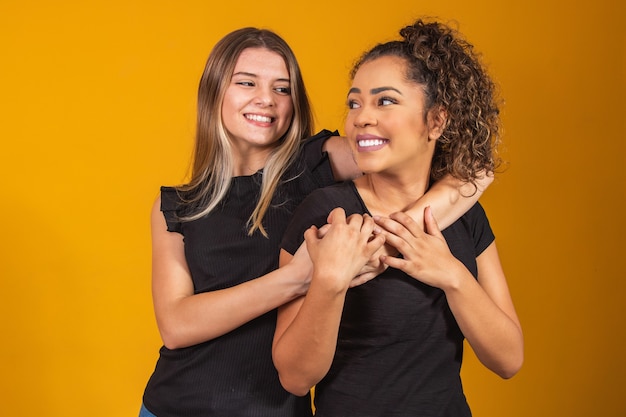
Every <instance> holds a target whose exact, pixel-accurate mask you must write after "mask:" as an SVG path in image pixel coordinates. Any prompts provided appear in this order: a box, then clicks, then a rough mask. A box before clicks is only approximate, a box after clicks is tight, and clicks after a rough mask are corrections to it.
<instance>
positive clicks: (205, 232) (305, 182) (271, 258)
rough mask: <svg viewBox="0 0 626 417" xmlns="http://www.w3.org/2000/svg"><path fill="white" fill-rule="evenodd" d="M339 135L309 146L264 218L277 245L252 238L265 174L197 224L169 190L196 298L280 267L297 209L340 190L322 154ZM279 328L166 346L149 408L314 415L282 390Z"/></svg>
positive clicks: (167, 205)
mask: <svg viewBox="0 0 626 417" xmlns="http://www.w3.org/2000/svg"><path fill="white" fill-rule="evenodd" d="M333 134H337V133H336V132H335V133H331V132H329V131H322V132H320V133H318V134H317V135H316V136H314V137H312V138H310V139H307V140H306V142H305V144H304V146H303V148H302V151H301V152H300V154H299V159H298V161H297V163H296V164H295V165H294V166H293V167H292V168H291V169H290V170H289V172H288V173H287V174H286V175H285V177H284V181H283V182H282V183H281V184H280V186H279V188H278V190H277V192H276V193H275V196H274V199H273V201H272V206H271V207H270V209H269V210H268V211H267V214H266V215H265V217H264V219H263V225H264V227H265V229H266V231H267V233H268V234H269V238H265V237H264V236H263V235H262V234H261V233H260V232H259V231H256V232H255V233H254V234H253V235H252V236H248V226H247V222H248V218H249V217H250V215H251V213H252V211H253V209H254V207H255V205H256V202H257V200H258V196H259V190H260V184H261V176H262V172H261V171H259V172H257V173H255V174H254V175H251V176H242V177H235V178H233V182H232V185H231V187H230V189H229V192H228V195H227V196H226V198H225V199H224V200H223V202H222V203H221V204H220V205H219V207H218V208H216V209H215V210H214V211H213V212H211V213H210V214H208V215H207V216H204V217H202V218H200V219H198V220H195V221H190V222H180V221H179V220H178V218H179V216H180V215H182V214H184V208H183V207H182V206H181V202H180V198H179V197H178V194H177V192H176V190H175V189H174V188H171V187H162V188H161V199H162V204H161V210H162V211H163V213H164V215H165V218H166V220H167V225H168V230H169V231H171V232H176V233H181V234H182V235H183V236H184V243H185V257H186V260H187V263H188V265H189V269H190V271H191V275H192V279H193V284H194V291H195V293H201V292H206V291H214V290H219V289H223V288H228V287H232V286H235V285H237V284H240V283H243V282H246V281H249V280H252V279H255V278H257V277H259V276H262V275H264V274H266V273H268V272H270V271H272V270H274V269H276V268H277V267H278V255H279V243H280V240H281V238H282V236H283V233H284V231H285V229H286V227H287V224H288V222H289V220H290V218H291V215H292V213H293V211H294V209H295V208H296V207H297V205H298V204H299V203H300V202H301V201H302V199H303V198H304V197H305V196H306V195H308V194H309V193H310V192H311V191H313V190H314V189H317V188H320V187H323V186H326V185H329V184H331V183H333V176H332V171H331V168H330V163H329V161H328V158H327V155H326V154H324V153H322V149H321V147H322V144H323V143H324V141H325V140H326V139H327V138H328V137H330V136H331V135H333ZM275 325H276V311H271V312H269V313H266V314H264V315H262V316H260V317H258V318H256V319H254V320H252V321H250V322H248V323H246V324H244V325H243V326H241V327H239V328H237V329H235V330H233V331H231V332H230V333H227V334H225V335H223V336H221V337H218V338H216V339H213V340H210V341H207V342H204V343H201V344H198V345H195V346H191V347H187V348H182V349H175V350H170V349H167V348H166V347H162V348H161V350H160V357H159V360H158V362H157V365H156V369H155V370H154V373H153V374H152V377H151V378H150V380H149V382H148V385H147V387H146V389H145V393H144V397H143V401H144V404H145V406H146V408H147V409H148V410H149V411H151V412H152V413H153V414H155V415H156V416H157V417H182V416H185V417H206V416H224V417H244V416H249V417H294V416H298V417H299V416H305V417H306V416H310V415H311V407H310V398H308V396H307V397H296V396H293V395H291V394H289V393H288V392H287V391H285V390H284V389H283V388H282V386H281V385H280V381H279V379H278V373H277V371H276V369H275V368H274V365H273V362H272V355H271V347H272V339H273V336H274V329H275Z"/></svg>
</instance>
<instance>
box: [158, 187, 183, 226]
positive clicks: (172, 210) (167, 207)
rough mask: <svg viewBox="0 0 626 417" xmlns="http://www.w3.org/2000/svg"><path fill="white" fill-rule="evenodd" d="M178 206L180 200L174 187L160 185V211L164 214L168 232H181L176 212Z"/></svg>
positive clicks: (179, 205)
mask: <svg viewBox="0 0 626 417" xmlns="http://www.w3.org/2000/svg"><path fill="white" fill-rule="evenodd" d="M180 207H181V201H180V197H179V195H178V192H177V191H176V188H174V187H165V186H164V187H161V211H162V212H163V216H165V222H166V223H167V230H168V232H177V233H181V234H182V233H183V232H182V224H181V222H180V218H179V214H178V210H179V209H180Z"/></svg>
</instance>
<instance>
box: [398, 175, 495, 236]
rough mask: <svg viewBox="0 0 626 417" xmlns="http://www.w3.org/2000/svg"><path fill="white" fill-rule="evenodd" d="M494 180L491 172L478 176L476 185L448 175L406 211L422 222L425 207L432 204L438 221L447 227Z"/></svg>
mask: <svg viewBox="0 0 626 417" xmlns="http://www.w3.org/2000/svg"><path fill="white" fill-rule="evenodd" d="M492 181H493V175H491V174H489V175H483V176H482V177H481V178H478V179H477V180H476V184H475V185H474V184H472V183H464V182H462V181H460V180H457V179H456V178H454V177H452V176H450V175H447V176H445V177H444V178H442V179H440V180H439V181H437V182H435V183H434V184H433V185H432V186H431V187H430V188H429V189H428V191H427V192H426V194H424V196H423V197H421V198H420V199H419V200H417V201H416V202H415V204H414V205H413V206H412V207H411V208H410V209H409V210H407V211H406V213H407V214H409V215H410V216H411V217H412V218H413V219H414V220H415V221H417V222H418V223H419V224H422V222H423V216H424V209H425V208H426V207H428V206H430V207H431V209H432V211H433V214H434V215H435V218H436V219H437V223H438V224H439V226H440V227H441V228H442V229H445V228H446V227H448V226H450V225H451V224H452V223H454V222H455V221H457V220H458V219H459V218H460V217H461V216H463V214H465V213H466V212H467V211H468V210H469V209H470V208H471V207H472V206H473V205H474V204H476V202H477V201H478V199H479V198H480V196H481V195H482V194H483V192H484V191H485V189H486V188H487V187H488V186H489V185H490V184H491V182H492Z"/></svg>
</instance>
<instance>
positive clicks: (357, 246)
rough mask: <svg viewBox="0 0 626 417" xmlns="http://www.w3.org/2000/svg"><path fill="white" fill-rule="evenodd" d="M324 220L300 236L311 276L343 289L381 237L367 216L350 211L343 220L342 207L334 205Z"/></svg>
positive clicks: (379, 241)
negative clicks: (375, 232)
mask: <svg viewBox="0 0 626 417" xmlns="http://www.w3.org/2000/svg"><path fill="white" fill-rule="evenodd" d="M328 222H329V224H328V225H326V226H324V227H323V228H322V229H318V228H316V227H315V226H312V227H311V228H309V229H308V230H307V231H306V232H305V233H304V239H305V241H306V244H307V249H308V251H309V255H310V257H311V260H312V261H313V264H314V278H313V279H318V280H323V281H324V284H325V285H326V286H327V287H328V288H334V289H335V290H337V291H343V290H347V289H348V288H349V287H350V284H351V281H352V280H353V278H354V277H355V276H357V275H359V271H360V270H361V268H363V266H364V265H365V264H366V263H367V262H368V260H369V259H370V258H371V257H372V255H373V254H374V253H375V252H376V251H377V250H378V249H379V248H380V247H381V246H382V245H383V244H384V241H385V238H384V236H382V235H380V234H374V229H375V228H376V224H375V223H374V221H373V219H372V218H371V217H370V216H368V215H364V216H362V215H360V214H354V215H352V216H350V217H348V218H347V219H346V216H345V212H344V210H343V209H342V208H336V209H334V210H333V211H332V212H331V213H330V215H329V216H328ZM320 236H323V237H320ZM370 279H371V278H370Z"/></svg>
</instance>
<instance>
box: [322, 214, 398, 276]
mask: <svg viewBox="0 0 626 417" xmlns="http://www.w3.org/2000/svg"><path fill="white" fill-rule="evenodd" d="M327 221H330V222H332V218H330V216H329V219H327ZM329 229H330V224H329V223H327V224H325V225H324V226H322V227H320V228H319V229H318V230H317V237H318V238H320V239H321V238H323V237H324V235H326V233H328V230H329ZM381 231H382V229H380V227H375V228H374V232H373V233H374V234H380V233H381ZM372 237H373V236H372ZM397 254H398V251H397V250H396V249H395V248H394V247H392V246H389V245H386V244H385V245H382V246H381V247H380V248H378V250H376V252H374V254H373V255H372V256H371V257H370V259H369V260H368V261H367V263H366V264H365V265H364V266H363V268H361V270H360V271H359V273H358V274H357V276H355V277H354V278H353V279H352V281H351V282H350V288H353V287H358V286H359V285H363V284H365V283H366V282H368V281H371V280H372V279H374V278H376V277H377V276H378V275H380V274H382V273H383V272H384V271H385V269H387V265H385V264H384V263H383V262H382V261H381V257H382V256H385V255H386V256H395V255H397Z"/></svg>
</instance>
